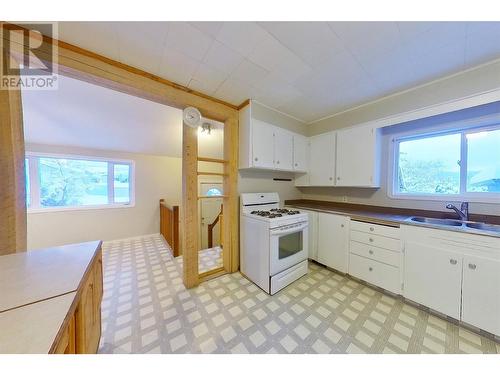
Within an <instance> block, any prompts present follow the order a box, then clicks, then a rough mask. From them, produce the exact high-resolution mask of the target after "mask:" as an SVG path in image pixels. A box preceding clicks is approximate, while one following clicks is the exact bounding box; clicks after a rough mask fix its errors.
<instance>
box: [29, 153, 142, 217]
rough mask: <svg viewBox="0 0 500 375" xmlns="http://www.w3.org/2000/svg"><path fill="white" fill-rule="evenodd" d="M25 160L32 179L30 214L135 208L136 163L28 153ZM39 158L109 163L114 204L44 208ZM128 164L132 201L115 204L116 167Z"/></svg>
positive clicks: (109, 180) (95, 157)
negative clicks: (42, 204) (41, 203)
mask: <svg viewBox="0 0 500 375" xmlns="http://www.w3.org/2000/svg"><path fill="white" fill-rule="evenodd" d="M25 158H26V159H28V163H29V174H30V176H29V179H30V193H31V194H30V197H29V198H30V202H31V204H30V206H29V207H27V212H28V214H36V213H47V212H58V211H86V210H103V209H113V208H132V207H135V161H134V160H130V159H115V158H106V157H99V156H88V155H75V154H59V153H47V152H34V151H26V153H25ZM38 158H56V159H70V160H85V161H98V162H107V163H108V183H107V186H108V198H109V199H110V200H112V201H113V203H107V204H96V205H85V206H55V207H42V206H41V205H40V178H39V170H38ZM115 164H126V165H129V166H130V176H129V178H130V201H129V202H128V203H116V202H114V165H115Z"/></svg>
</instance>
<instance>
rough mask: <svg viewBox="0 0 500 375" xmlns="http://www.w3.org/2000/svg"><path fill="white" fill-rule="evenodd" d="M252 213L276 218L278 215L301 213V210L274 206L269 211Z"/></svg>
mask: <svg viewBox="0 0 500 375" xmlns="http://www.w3.org/2000/svg"><path fill="white" fill-rule="evenodd" d="M250 213H251V214H252V215H258V216H262V217H268V218H270V219H274V218H276V217H282V216H284V215H296V214H300V211H297V210H288V209H286V208H272V209H271V210H269V211H260V210H259V211H252V212H250Z"/></svg>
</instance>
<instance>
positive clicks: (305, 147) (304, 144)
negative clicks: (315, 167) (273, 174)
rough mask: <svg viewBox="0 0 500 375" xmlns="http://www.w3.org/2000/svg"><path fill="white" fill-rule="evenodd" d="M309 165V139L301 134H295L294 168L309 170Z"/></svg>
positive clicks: (299, 170)
mask: <svg viewBox="0 0 500 375" xmlns="http://www.w3.org/2000/svg"><path fill="white" fill-rule="evenodd" d="M308 165H309V140H308V138H307V137H304V136H303V135H300V134H294V135H293V170H294V171H296V172H307V168H308Z"/></svg>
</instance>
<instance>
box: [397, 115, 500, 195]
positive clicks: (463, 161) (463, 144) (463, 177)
mask: <svg viewBox="0 0 500 375" xmlns="http://www.w3.org/2000/svg"><path fill="white" fill-rule="evenodd" d="M492 130H500V123H499V122H497V121H495V123H493V124H488V125H484V124H483V125H478V126H463V127H458V128H447V129H445V130H427V131H426V132H419V133H413V134H401V135H398V136H393V137H392V139H391V140H390V143H391V152H390V157H389V168H388V183H387V186H388V189H387V193H388V196H389V198H391V199H407V200H432V201H467V202H477V203H497V204H498V203H499V202H500V193H492V192H467V191H466V189H467V156H468V150H467V134H470V133H478V132H483V131H492ZM451 134H460V135H461V141H460V186H459V189H460V192H459V193H458V194H434V193H428V194H425V193H421V194H415V193H401V192H398V176H399V172H398V169H399V145H400V143H401V142H403V141H408V140H417V139H425V138H432V137H438V136H443V135H451Z"/></svg>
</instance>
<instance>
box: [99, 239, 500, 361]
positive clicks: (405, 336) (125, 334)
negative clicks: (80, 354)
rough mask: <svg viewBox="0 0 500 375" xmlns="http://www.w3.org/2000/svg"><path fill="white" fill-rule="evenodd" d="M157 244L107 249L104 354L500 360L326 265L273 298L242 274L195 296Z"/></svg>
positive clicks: (498, 348) (475, 341)
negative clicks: (469, 357) (484, 355)
mask: <svg viewBox="0 0 500 375" xmlns="http://www.w3.org/2000/svg"><path fill="white" fill-rule="evenodd" d="M166 246H167V245H166V244H165V242H164V241H163V239H162V238H161V237H160V236H150V237H142V238H137V239H129V240H124V241H114V242H107V243H105V244H104V246H103V250H104V299H103V303H102V317H103V327H102V328H103V330H102V338H101V345H100V349H99V352H100V353H500V344H498V343H495V342H493V341H491V340H489V339H487V338H485V337H482V336H479V335H476V334H475V333H472V332H470V331H468V330H466V329H464V328H462V327H458V326H457V325H456V324H453V323H450V322H447V321H445V320H442V319H440V318H437V317H435V316H433V315H430V314H428V313H427V312H424V311H422V310H419V309H416V308H414V307H413V306H410V305H408V304H405V303H403V302H401V301H400V300H398V299H394V298H391V297H389V296H387V295H384V294H382V293H380V292H378V291H376V290H374V289H371V288H369V287H367V286H365V285H362V284H360V283H357V282H356V281H353V280H351V279H349V278H347V277H344V276H341V275H339V274H336V273H334V272H332V271H329V270H327V269H326V268H324V267H321V266H318V265H316V264H310V267H309V273H308V275H306V276H304V277H303V278H301V279H300V280H298V281H296V282H295V283H293V284H292V285H290V286H288V287H287V288H285V289H283V290H282V291H280V292H279V293H277V294H276V295H274V296H269V295H267V294H265V293H264V292H262V291H261V290H260V289H259V288H257V287H256V286H255V285H254V284H252V283H251V282H249V281H248V280H247V279H245V278H244V277H243V276H241V274H239V273H235V274H231V275H225V276H222V277H219V278H217V279H213V280H211V281H209V282H206V283H203V284H202V285H200V286H199V287H197V288H194V289H190V290H186V289H185V288H184V286H183V284H182V279H181V278H182V259H181V258H177V259H174V258H172V257H171V255H170V252H169V250H168V248H167V247H166Z"/></svg>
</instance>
